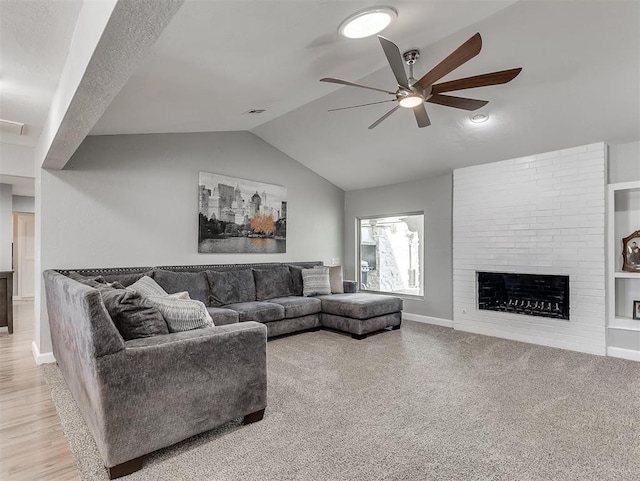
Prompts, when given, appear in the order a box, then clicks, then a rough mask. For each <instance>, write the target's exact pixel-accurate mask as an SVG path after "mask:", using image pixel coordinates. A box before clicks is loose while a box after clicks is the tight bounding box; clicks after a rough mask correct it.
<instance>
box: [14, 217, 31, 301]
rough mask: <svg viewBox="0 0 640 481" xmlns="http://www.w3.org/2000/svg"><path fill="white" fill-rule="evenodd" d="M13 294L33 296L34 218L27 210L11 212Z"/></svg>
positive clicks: (23, 297) (25, 297) (27, 297)
mask: <svg viewBox="0 0 640 481" xmlns="http://www.w3.org/2000/svg"><path fill="white" fill-rule="evenodd" d="M13 270H14V286H13V287H14V291H13V292H14V295H15V296H16V298H17V299H29V298H33V296H34V290H35V282H34V280H35V279H34V275H35V218H34V214H32V213H28V212H14V213H13Z"/></svg>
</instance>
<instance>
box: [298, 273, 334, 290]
mask: <svg viewBox="0 0 640 481" xmlns="http://www.w3.org/2000/svg"><path fill="white" fill-rule="evenodd" d="M302 293H303V295H304V296H320V295H325V294H331V284H330V283H329V269H328V268H327V267H320V268H314V269H302Z"/></svg>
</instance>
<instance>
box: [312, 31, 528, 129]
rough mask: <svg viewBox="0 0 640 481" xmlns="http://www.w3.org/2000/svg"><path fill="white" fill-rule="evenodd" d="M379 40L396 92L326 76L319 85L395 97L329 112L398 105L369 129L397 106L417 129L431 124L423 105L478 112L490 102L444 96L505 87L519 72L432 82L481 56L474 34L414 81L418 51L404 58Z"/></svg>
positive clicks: (384, 39) (503, 72) (479, 45)
mask: <svg viewBox="0 0 640 481" xmlns="http://www.w3.org/2000/svg"><path fill="white" fill-rule="evenodd" d="M378 40H380V44H381V45H382V50H383V51H384V54H385V55H386V57H387V60H388V62H389V66H390V67H391V70H392V71H393V75H394V76H395V77H396V81H397V82H398V89H397V90H396V91H395V92H392V91H390V90H384V89H379V88H377V87H370V86H368V85H362V84H358V83H355V82H349V81H348V80H341V79H337V78H331V77H327V78H323V79H320V81H321V82H331V83H335V84H341V85H349V86H351V87H360V88H365V89H369V90H376V91H378V92H383V93H385V94H389V95H393V96H394V97H395V98H394V99H390V100H382V101H380V102H371V103H367V104H362V105H353V106H351V107H341V108H337V109H331V110H329V111H330V112H332V111H336V110H345V109H352V108H356V107H364V106H366V105H374V104H381V103H384V102H398V105H396V106H395V107H394V108H392V109H391V110H390V111H389V112H387V113H386V114H384V115H383V116H382V117H380V118H379V119H378V120H376V121H375V122H374V123H372V124H371V125H370V126H369V129H373V128H375V127H377V126H378V125H379V124H380V123H381V122H382V121H383V120H385V119H386V118H387V117H389V116H390V115H391V114H392V113H394V112H395V111H396V110H398V109H399V108H400V107H404V108H407V109H412V110H413V113H414V115H415V117H416V122H417V123H418V127H427V126H429V125H431V121H430V120H429V116H428V115H427V110H426V109H425V107H424V103H425V102H431V103H433V104H439V105H444V106H446V107H454V108H457V109H463V110H477V109H479V108H481V107H483V106H485V105H486V104H488V103H489V102H488V101H487V100H476V99H469V98H464V97H455V96H453V95H443V93H444V92H453V91H456V90H464V89H470V88H475V87H488V86H490V85H499V84H504V83H507V82H510V81H511V80H513V79H514V78H516V76H517V75H518V74H519V73H520V71H521V70H522V68H513V69H510V70H501V71H500V72H491V73H485V74H482V75H474V76H473V77H465V78H461V79H457V80H450V81H448V82H442V83H439V84H437V83H435V82H437V81H438V80H440V79H441V78H442V77H444V76H445V75H447V74H448V73H450V72H452V71H454V70H455V69H457V68H458V67H460V66H461V65H462V64H464V63H465V62H467V61H469V60H471V59H472V58H473V57H475V56H476V55H478V54H479V53H480V49H481V48H482V37H481V36H480V34H479V33H476V34H475V35H474V36H473V37H471V38H470V39H469V40H467V41H466V42H465V43H463V44H462V45H460V46H459V47H458V48H457V49H456V50H454V51H453V52H452V53H451V54H450V55H449V56H448V57H447V58H445V59H444V60H443V61H442V62H440V63H439V64H438V65H436V66H435V67H433V68H432V69H431V70H430V71H429V72H427V73H426V74H425V75H424V76H423V77H422V78H420V79H419V80H416V79H415V78H413V65H414V64H415V63H416V60H418V58H419V57H420V52H419V51H418V50H409V51H408V52H405V53H404V55H400V49H398V46H397V45H396V44H395V43H393V42H392V41H391V40H388V39H386V38H384V37H382V36H380V35H378ZM403 60H404V63H406V64H407V65H408V66H409V77H408V78H407V74H406V72H405V68H404V64H403Z"/></svg>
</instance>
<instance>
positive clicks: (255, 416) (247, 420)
mask: <svg viewBox="0 0 640 481" xmlns="http://www.w3.org/2000/svg"><path fill="white" fill-rule="evenodd" d="M265 409H266V408H265ZM263 417H264V409H261V410H260V411H256V412H255V413H251V414H247V415H246V416H245V417H244V419H243V420H242V424H251V423H257V422H258V421H262V418H263Z"/></svg>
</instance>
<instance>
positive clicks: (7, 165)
mask: <svg viewBox="0 0 640 481" xmlns="http://www.w3.org/2000/svg"><path fill="white" fill-rule="evenodd" d="M0 174H1V175H13V176H17V177H34V162H33V147H29V146H27V145H17V144H8V143H6V142H0Z"/></svg>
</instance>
